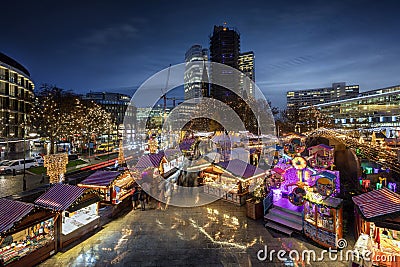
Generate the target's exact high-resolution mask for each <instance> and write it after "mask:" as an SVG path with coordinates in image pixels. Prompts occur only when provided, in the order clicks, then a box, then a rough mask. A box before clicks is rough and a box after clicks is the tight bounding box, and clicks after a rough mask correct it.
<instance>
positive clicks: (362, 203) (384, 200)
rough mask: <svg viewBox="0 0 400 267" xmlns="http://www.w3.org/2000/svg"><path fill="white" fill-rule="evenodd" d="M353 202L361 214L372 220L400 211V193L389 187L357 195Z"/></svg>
mask: <svg viewBox="0 0 400 267" xmlns="http://www.w3.org/2000/svg"><path fill="white" fill-rule="evenodd" d="M353 202H354V204H356V205H357V207H358V209H359V210H360V212H361V214H362V215H363V216H364V217H365V218H366V219H370V220H373V219H374V218H376V217H381V216H389V215H392V214H395V213H400V195H399V194H397V193H395V192H393V191H390V190H389V189H387V188H382V189H379V190H374V191H371V192H368V193H364V194H361V195H359V196H355V197H353Z"/></svg>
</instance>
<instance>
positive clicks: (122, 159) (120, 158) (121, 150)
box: [118, 140, 125, 165]
mask: <svg viewBox="0 0 400 267" xmlns="http://www.w3.org/2000/svg"><path fill="white" fill-rule="evenodd" d="M124 163H125V156H124V147H123V145H122V140H120V141H119V150H118V164H119V165H122V164H124Z"/></svg>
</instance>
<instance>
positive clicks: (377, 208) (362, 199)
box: [353, 187, 400, 266]
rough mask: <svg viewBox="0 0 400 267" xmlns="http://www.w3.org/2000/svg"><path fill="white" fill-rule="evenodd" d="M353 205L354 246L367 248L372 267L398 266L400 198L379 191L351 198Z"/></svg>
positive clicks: (387, 191) (385, 191) (399, 264)
mask: <svg viewBox="0 0 400 267" xmlns="http://www.w3.org/2000/svg"><path fill="white" fill-rule="evenodd" d="M353 202H354V204H355V213H356V216H355V218H356V221H355V222H356V223H355V226H356V227H355V230H356V237H358V240H357V243H356V244H360V243H363V244H365V246H367V245H368V244H371V245H369V247H372V250H373V251H372V252H373V255H372V257H371V258H372V261H373V264H376V265H378V264H384V266H400V195H399V194H397V193H395V192H393V191H391V190H389V189H388V188H386V187H383V188H382V189H379V190H373V191H370V192H367V193H364V194H361V195H358V196H355V197H353ZM363 240H365V242H362V241H363ZM357 248H358V249H365V248H364V247H363V246H358V247H357V246H356V249H357Z"/></svg>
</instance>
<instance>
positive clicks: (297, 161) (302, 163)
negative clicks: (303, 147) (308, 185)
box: [292, 157, 307, 170]
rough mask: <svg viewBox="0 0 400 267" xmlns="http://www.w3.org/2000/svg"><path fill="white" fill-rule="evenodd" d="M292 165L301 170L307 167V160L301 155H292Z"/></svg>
mask: <svg viewBox="0 0 400 267" xmlns="http://www.w3.org/2000/svg"><path fill="white" fill-rule="evenodd" d="M292 165H293V167H295V168H296V170H303V169H305V168H306V167H307V161H306V160H305V159H304V158H303V157H294V158H293V160H292Z"/></svg>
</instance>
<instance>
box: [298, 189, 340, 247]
mask: <svg viewBox="0 0 400 267" xmlns="http://www.w3.org/2000/svg"><path fill="white" fill-rule="evenodd" d="M311 195H314V194H312V193H309V194H307V195H306V201H305V203H304V223H303V230H304V234H305V235H306V236H307V237H309V238H311V239H312V240H314V241H315V242H317V243H318V244H320V245H322V246H325V247H333V248H335V247H336V246H337V244H338V241H339V240H340V239H341V238H342V237H343V226H342V221H343V219H342V214H343V207H342V202H343V201H342V199H340V198H334V197H328V198H326V199H323V198H322V197H320V195H318V194H315V196H314V197H313V196H311Z"/></svg>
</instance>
